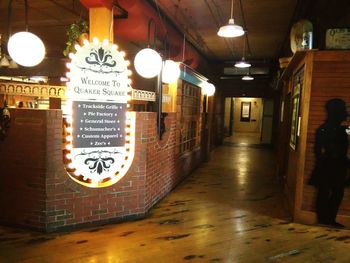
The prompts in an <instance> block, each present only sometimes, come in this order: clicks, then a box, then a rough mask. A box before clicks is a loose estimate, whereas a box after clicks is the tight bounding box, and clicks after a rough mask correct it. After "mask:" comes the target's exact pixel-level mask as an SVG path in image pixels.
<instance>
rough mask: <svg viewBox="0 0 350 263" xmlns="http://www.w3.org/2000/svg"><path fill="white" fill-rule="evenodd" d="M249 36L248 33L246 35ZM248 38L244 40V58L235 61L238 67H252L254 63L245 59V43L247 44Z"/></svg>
mask: <svg viewBox="0 0 350 263" xmlns="http://www.w3.org/2000/svg"><path fill="white" fill-rule="evenodd" d="M246 37H247V35H246ZM245 42H246V38H245V39H244V42H243V55H242V59H241V60H240V61H237V62H236V63H235V67H236V68H250V67H251V66H252V64H250V63H249V62H248V61H246V60H245V57H244V56H245V45H246V43H245Z"/></svg>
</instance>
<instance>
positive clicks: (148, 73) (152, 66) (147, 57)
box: [134, 19, 163, 78]
mask: <svg viewBox="0 0 350 263" xmlns="http://www.w3.org/2000/svg"><path fill="white" fill-rule="evenodd" d="M152 24H153V26H154V38H153V49H152V48H150V36H151V25H152ZM156 35H157V28H156V25H155V23H154V20H153V19H150V20H149V22H148V47H147V48H144V49H142V50H140V51H139V52H138V53H137V54H136V56H135V59H134V66H135V69H136V72H137V73H138V74H139V75H141V76H142V77H144V78H154V77H155V76H157V75H158V74H159V73H160V71H161V69H162V63H163V62H162V58H161V56H160V55H159V53H158V52H157V51H155V50H154V49H155V48H156Z"/></svg>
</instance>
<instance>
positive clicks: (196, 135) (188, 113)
mask: <svg viewBox="0 0 350 263" xmlns="http://www.w3.org/2000/svg"><path fill="white" fill-rule="evenodd" d="M200 101H201V88H199V87H197V86H194V85H191V84H189V83H186V82H183V84H182V87H181V105H180V106H181V111H180V113H181V114H180V118H181V119H180V123H181V127H180V153H185V152H188V151H191V150H193V149H194V148H196V147H198V146H199V143H200V105H201V104H200Z"/></svg>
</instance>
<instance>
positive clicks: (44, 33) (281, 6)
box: [0, 0, 297, 74]
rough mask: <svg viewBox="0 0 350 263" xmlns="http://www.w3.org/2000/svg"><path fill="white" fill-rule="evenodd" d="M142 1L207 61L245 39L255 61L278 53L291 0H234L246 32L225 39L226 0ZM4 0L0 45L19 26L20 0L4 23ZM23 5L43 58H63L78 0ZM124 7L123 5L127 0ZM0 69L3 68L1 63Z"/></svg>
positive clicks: (236, 50)
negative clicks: (44, 50)
mask: <svg viewBox="0 0 350 263" xmlns="http://www.w3.org/2000/svg"><path fill="white" fill-rule="evenodd" d="M128 1H130V3H131V2H135V0H128ZM144 1H145V2H148V3H150V4H152V5H153V6H154V7H157V6H158V7H159V12H160V13H161V14H163V15H164V14H165V15H166V16H167V17H168V18H169V19H170V20H171V21H172V23H173V24H174V25H175V26H176V27H177V28H178V29H179V31H180V34H185V35H186V39H187V40H189V41H190V42H191V43H192V44H193V45H194V46H195V47H196V48H197V49H198V50H199V51H200V52H201V53H202V54H203V55H204V56H205V57H206V58H207V59H208V60H209V61H216V62H223V63H230V62H233V61H235V60H238V59H240V58H241V57H242V55H243V43H244V41H246V43H247V44H246V58H247V59H249V60H251V61H253V62H254V61H256V62H257V64H259V63H260V64H261V62H263V63H265V62H266V64H269V63H270V61H272V60H276V59H277V58H278V56H279V55H280V51H281V47H282V45H283V44H284V43H285V41H286V39H287V38H288V35H289V29H290V25H291V19H292V17H293V13H294V10H295V7H296V3H297V0H234V8H233V17H234V19H235V23H236V24H239V25H241V26H243V28H244V29H245V30H246V31H247V34H246V35H245V36H243V37H239V38H234V39H225V38H220V37H218V36H217V31H218V29H219V27H220V26H222V25H224V24H226V23H227V22H228V19H229V17H230V7H231V0H144ZM121 2H125V1H121ZM8 4H9V0H0V34H2V35H3V36H4V37H5V41H3V43H2V46H3V48H4V46H5V42H6V38H7V35H8V30H9V29H11V31H12V32H16V31H19V30H23V29H25V21H24V13H25V12H24V0H12V16H11V17H12V19H11V23H10V27H8ZM28 7H29V8H28V26H29V31H31V32H33V33H35V34H37V35H38V36H39V37H41V38H42V40H43V41H44V43H45V45H46V48H47V57H48V58H52V59H63V58H64V57H63V54H62V51H63V49H64V48H65V42H66V30H67V28H68V26H69V25H70V24H71V23H73V22H76V21H77V20H79V18H80V17H82V18H84V19H87V18H88V13H87V10H86V9H85V8H84V7H83V6H82V5H81V4H80V2H79V0H28ZM125 8H126V10H127V5H126V6H125ZM156 9H157V8H156ZM127 11H128V10H127ZM126 40H127V39H126ZM231 66H232V65H231ZM6 72H7V73H8V72H9V71H5V73H6ZM0 74H4V71H3V69H1V70H0Z"/></svg>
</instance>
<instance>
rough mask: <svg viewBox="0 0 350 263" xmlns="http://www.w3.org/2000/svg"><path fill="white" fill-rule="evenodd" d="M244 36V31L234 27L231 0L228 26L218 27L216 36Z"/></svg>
mask: <svg viewBox="0 0 350 263" xmlns="http://www.w3.org/2000/svg"><path fill="white" fill-rule="evenodd" d="M243 35H244V30H243V28H242V27H241V26H239V25H235V21H234V19H233V0H232V1H231V18H230V19H229V20H228V24H227V25H224V26H222V27H220V29H219V31H218V36H220V37H239V36H243Z"/></svg>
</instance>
